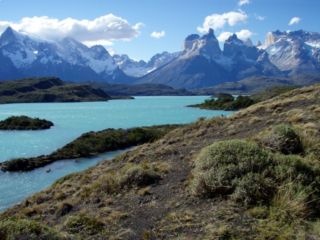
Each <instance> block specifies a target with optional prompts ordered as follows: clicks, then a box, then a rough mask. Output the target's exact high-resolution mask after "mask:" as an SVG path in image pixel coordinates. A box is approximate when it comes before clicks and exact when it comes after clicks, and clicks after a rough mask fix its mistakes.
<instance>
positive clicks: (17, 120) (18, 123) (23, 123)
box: [0, 116, 53, 130]
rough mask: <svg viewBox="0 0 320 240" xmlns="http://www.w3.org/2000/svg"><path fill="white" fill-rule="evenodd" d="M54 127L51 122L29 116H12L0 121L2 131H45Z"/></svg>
mask: <svg viewBox="0 0 320 240" xmlns="http://www.w3.org/2000/svg"><path fill="white" fill-rule="evenodd" d="M52 126H53V123H52V122H51V121H48V120H45V119H39V118H30V117H27V116H12V117H9V118H7V119H5V120H3V121H0V130H44V129H49V128H51V127H52Z"/></svg>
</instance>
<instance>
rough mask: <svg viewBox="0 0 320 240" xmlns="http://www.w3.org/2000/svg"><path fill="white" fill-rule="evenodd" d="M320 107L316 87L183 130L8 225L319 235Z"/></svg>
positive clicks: (132, 235) (58, 187)
mask: <svg viewBox="0 0 320 240" xmlns="http://www.w3.org/2000/svg"><path fill="white" fill-rule="evenodd" d="M319 106H320V85H316V86H312V87H306V88H302V89H296V90H293V91H290V92H286V93H284V94H282V95H280V96H277V97H275V98H273V99H269V100H267V101H264V102H261V103H258V104H254V105H252V106H250V107H248V108H246V109H244V110H241V111H239V112H237V113H236V114H234V115H233V116H231V117H228V118H223V117H221V118H214V119H208V120H206V119H201V120H199V121H197V122H196V123H193V124H190V125H187V126H183V127H180V128H177V129H175V130H173V131H170V132H169V133H168V134H166V135H165V136H164V137H162V138H160V139H158V140H156V141H155V142H153V143H148V144H145V145H142V146H140V147H137V148H135V149H134V150H132V151H130V152H127V153H125V154H123V155H122V156H120V157H117V158H116V159H114V160H113V161H106V162H103V163H101V164H99V165H98V166H97V167H94V168H91V169H88V170H86V171H84V172H82V173H75V174H71V175H69V176H66V177H64V178H62V179H60V180H58V181H57V182H56V183H55V184H54V185H53V186H52V187H51V188H49V189H46V190H44V191H42V192H40V193H38V194H36V195H34V196H32V197H30V198H28V199H27V200H25V201H23V202H22V203H21V204H20V205H18V206H15V207H13V208H12V209H9V210H7V211H6V212H4V213H3V214H2V215H1V216H0V219H1V220H0V233H1V232H5V234H7V235H5V236H6V237H7V238H8V239H16V238H17V237H19V236H20V235H19V234H20V232H21V231H20V232H19V231H16V227H15V225H14V224H10V223H12V221H17V224H18V225H20V224H21V221H22V222H23V223H24V226H30V225H35V226H37V228H36V229H39V230H38V235H39V236H46V234H47V233H48V231H49V232H53V233H56V232H58V233H59V235H57V234H52V238H51V239H259V240H260V239H288V240H289V239H319V238H320V212H319V204H320V202H319V201H320V200H319V199H320V159H319V154H320V145H319V142H320V134H319V133H320V123H319V118H320V107H319ZM18 220H19V221H18ZM44 225H47V227H46V228H44V227H43V226H44ZM22 229H23V234H24V236H26V237H28V236H30V238H31V237H32V236H34V230H33V229H34V228H30V227H23V228H22ZM39 239H40V238H39ZM49 239H50V238H49Z"/></svg>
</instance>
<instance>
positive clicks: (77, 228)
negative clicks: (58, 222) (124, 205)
mask: <svg viewBox="0 0 320 240" xmlns="http://www.w3.org/2000/svg"><path fill="white" fill-rule="evenodd" d="M103 229H104V224H103V223H102V222H100V221H99V220H98V219H96V218H94V217H91V216H88V215H86V214H78V215H73V216H70V217H69V218H68V219H67V220H66V223H65V230H66V231H67V232H69V233H72V234H77V233H83V234H85V235H95V234H99V233H101V232H102V231H103Z"/></svg>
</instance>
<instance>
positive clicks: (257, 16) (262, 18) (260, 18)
mask: <svg viewBox="0 0 320 240" xmlns="http://www.w3.org/2000/svg"><path fill="white" fill-rule="evenodd" d="M254 17H255V18H256V19H257V20H259V21H263V20H265V19H266V17H264V16H260V15H258V14H254Z"/></svg>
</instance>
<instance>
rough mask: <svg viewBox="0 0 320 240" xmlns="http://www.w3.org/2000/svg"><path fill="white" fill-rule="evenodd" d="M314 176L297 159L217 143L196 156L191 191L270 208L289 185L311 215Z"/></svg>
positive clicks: (237, 143) (318, 186) (316, 186)
mask: <svg viewBox="0 0 320 240" xmlns="http://www.w3.org/2000/svg"><path fill="white" fill-rule="evenodd" d="M318 176H319V172H318V170H317V169H314V168H313V167H312V166H310V165H308V164H307V163H306V162H304V161H303V159H302V158H301V157H299V156H292V155H287V156H286V155H281V154H273V153H271V152H268V151H266V150H264V149H262V148H261V147H259V146H258V145H257V144H255V143H252V142H248V141H244V140H230V141H221V142H216V143H214V144H212V145H210V146H208V147H206V148H204V149H203V150H202V151H201V152H200V154H199V155H198V158H197V159H196V161H195V169H194V178H193V180H192V191H193V192H194V193H195V194H196V195H198V196H200V197H217V196H230V198H231V199H233V200H235V201H237V202H241V203H243V204H244V205H256V204H270V203H271V202H272V201H273V199H274V198H275V196H276V195H277V194H278V193H279V191H280V190H281V187H282V186H283V185H285V184H289V183H291V184H293V186H294V188H292V189H300V188H303V189H304V190H305V193H306V196H307V197H306V198H305V199H304V203H305V204H306V206H307V208H309V209H311V212H313V213H315V212H317V208H316V207H314V206H315V205H316V204H319V203H320V202H319V196H320V193H319V190H320V183H319V177H318ZM292 191H293V190H292ZM292 195H293V196H297V195H295V194H292Z"/></svg>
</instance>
